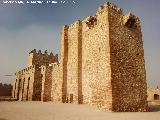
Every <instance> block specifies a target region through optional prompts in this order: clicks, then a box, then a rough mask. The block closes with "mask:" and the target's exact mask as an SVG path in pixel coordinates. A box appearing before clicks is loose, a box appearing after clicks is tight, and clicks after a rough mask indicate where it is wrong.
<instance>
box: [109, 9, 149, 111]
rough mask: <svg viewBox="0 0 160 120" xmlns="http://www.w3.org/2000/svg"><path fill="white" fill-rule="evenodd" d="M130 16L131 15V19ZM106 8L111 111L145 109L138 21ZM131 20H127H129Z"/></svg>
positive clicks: (141, 44)
mask: <svg viewBox="0 0 160 120" xmlns="http://www.w3.org/2000/svg"><path fill="white" fill-rule="evenodd" d="M132 17H133V18H132ZM132 17H131V18H132V19H133V20H132V21H134V22H133V23H132V22H130V21H128V23H127V22H126V24H125V23H124V21H126V19H124V18H125V17H124V16H123V15H122V14H121V13H118V12H117V11H116V10H113V9H109V26H110V27H109V39H110V41H109V42H110V48H111V49H110V50H111V51H110V52H111V72H112V75H111V78H112V96H113V104H112V105H113V111H146V109H147V102H146V99H147V93H146V92H147V84H146V72H145V63H144V50H143V42H142V35H141V28H140V23H139V20H138V19H137V18H136V17H134V16H132ZM128 20H130V19H128Z"/></svg>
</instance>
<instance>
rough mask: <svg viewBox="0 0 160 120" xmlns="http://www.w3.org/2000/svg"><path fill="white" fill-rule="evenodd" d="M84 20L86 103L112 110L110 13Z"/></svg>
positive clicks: (84, 90) (83, 71)
mask: <svg viewBox="0 0 160 120" xmlns="http://www.w3.org/2000/svg"><path fill="white" fill-rule="evenodd" d="M96 15H97V17H88V18H86V19H85V20H84V21H83V24H82V25H83V27H82V28H83V29H82V90H83V99H84V103H88V104H91V105H94V106H97V107H98V108H100V109H105V110H109V109H111V105H112V104H111V103H112V95H111V92H112V90H111V81H110V80H111V78H110V75H111V71H110V55H109V54H110V46H109V25H108V12H107V9H105V10H104V11H99V12H97V14H96Z"/></svg>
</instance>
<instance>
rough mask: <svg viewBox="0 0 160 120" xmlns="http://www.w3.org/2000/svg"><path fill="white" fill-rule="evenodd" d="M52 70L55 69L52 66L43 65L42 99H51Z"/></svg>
mask: <svg viewBox="0 0 160 120" xmlns="http://www.w3.org/2000/svg"><path fill="white" fill-rule="evenodd" d="M42 69H43V70H42ZM52 70H53V67H52V66H45V67H41V74H42V90H41V100H42V101H51V88H52Z"/></svg>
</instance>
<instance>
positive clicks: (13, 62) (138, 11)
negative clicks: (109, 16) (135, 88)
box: [0, 0, 160, 86]
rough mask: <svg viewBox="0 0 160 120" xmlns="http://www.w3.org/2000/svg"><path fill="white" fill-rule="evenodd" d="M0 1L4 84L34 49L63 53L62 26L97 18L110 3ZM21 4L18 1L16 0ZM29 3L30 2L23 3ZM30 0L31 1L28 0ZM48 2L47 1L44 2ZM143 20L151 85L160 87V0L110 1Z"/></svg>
mask: <svg viewBox="0 0 160 120" xmlns="http://www.w3.org/2000/svg"><path fill="white" fill-rule="evenodd" d="M3 1H4V0H0V55H1V57H0V58H1V59H0V82H5V83H12V80H11V77H7V76H4V75H6V74H13V73H14V72H15V71H18V70H21V69H23V68H25V67H26V65H27V56H28V52H29V51H30V50H32V49H34V48H36V49H41V50H42V51H44V50H45V49H47V50H48V51H52V52H53V53H54V54H56V53H59V50H60V49H59V48H60V29H61V27H62V25H65V24H71V23H72V22H74V21H76V20H78V19H81V20H82V19H83V18H85V17H87V16H90V15H94V14H95V11H96V10H97V9H98V7H99V6H100V5H102V4H103V3H104V2H106V0H74V1H75V3H73V0H68V3H65V4H62V3H60V0H56V1H57V2H58V3H57V4H23V5H22V4H21V5H20V4H2V3H3ZM15 1H18V0H15ZM22 1H24V2H25V1H26V0H22ZM28 1H30V0H28ZM43 1H44V2H45V3H46V1H47V0H43ZM108 1H110V2H113V3H115V4H117V5H118V6H119V7H120V8H123V10H124V11H125V12H126V13H127V12H132V13H133V14H135V15H136V16H138V17H140V19H141V25H142V33H143V42H144V50H145V63H146V72H147V82H148V84H149V85H150V86H157V85H159V86H160V62H159V60H160V54H159V52H160V47H159V45H160V39H159V38H160V24H159V21H160V13H159V11H160V0H108Z"/></svg>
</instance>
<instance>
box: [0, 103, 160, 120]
mask: <svg viewBox="0 0 160 120" xmlns="http://www.w3.org/2000/svg"><path fill="white" fill-rule="evenodd" d="M0 120H160V110H155V111H153V112H141V113H139V112H135V113H133V112H126V113H112V112H102V111H99V110H96V109H94V108H91V107H89V106H85V105H73V104H63V103H56V104H55V103H52V102H0Z"/></svg>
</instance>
